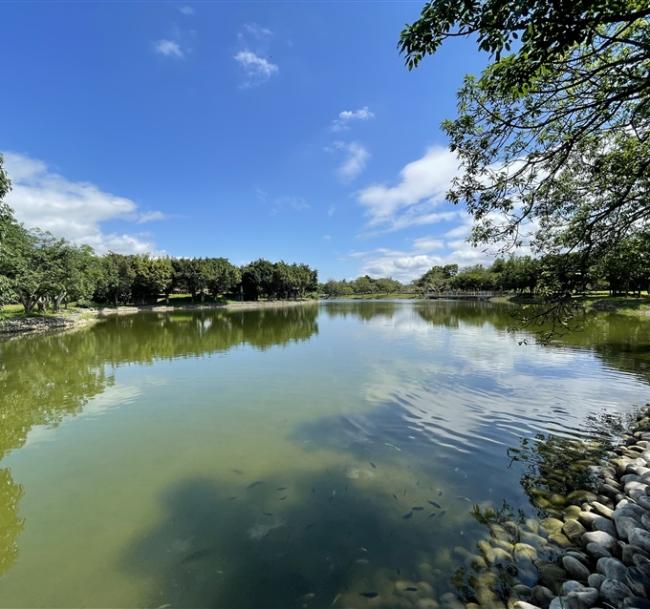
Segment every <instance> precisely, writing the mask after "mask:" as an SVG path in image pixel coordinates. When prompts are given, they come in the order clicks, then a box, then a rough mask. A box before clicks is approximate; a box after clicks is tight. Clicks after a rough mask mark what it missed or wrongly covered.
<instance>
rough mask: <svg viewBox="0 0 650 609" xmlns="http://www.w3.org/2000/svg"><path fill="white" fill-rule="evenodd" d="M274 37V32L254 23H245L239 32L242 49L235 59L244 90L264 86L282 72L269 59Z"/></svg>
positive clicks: (238, 36)
mask: <svg viewBox="0 0 650 609" xmlns="http://www.w3.org/2000/svg"><path fill="white" fill-rule="evenodd" d="M272 37H273V32H272V31H271V30H270V29H269V28H267V27H264V26H262V25H260V24H258V23H253V22H250V23H244V25H242V26H241V28H240V30H239V32H237V40H238V42H239V47H240V48H239V51H237V53H235V55H234V56H233V59H234V60H235V61H236V62H237V64H238V65H239V67H240V69H241V71H242V74H243V77H244V78H243V81H242V84H241V86H242V87H243V88H249V87H256V86H258V85H261V84H264V83H265V82H267V81H268V80H269V79H270V78H271V77H273V76H275V75H276V74H277V73H278V72H279V71H280V68H279V67H278V65H277V64H275V63H273V62H272V61H271V60H270V59H269V47H270V43H271V38H272Z"/></svg>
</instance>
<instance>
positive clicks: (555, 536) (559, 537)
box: [548, 531, 572, 548]
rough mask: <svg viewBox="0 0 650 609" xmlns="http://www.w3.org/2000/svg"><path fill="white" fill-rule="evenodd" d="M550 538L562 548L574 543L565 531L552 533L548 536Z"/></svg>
mask: <svg viewBox="0 0 650 609" xmlns="http://www.w3.org/2000/svg"><path fill="white" fill-rule="evenodd" d="M548 540H549V541H550V542H552V543H554V544H555V545H557V546H560V547H561V548H568V547H570V546H571V545H572V544H571V541H570V540H569V538H568V537H567V536H566V535H565V534H564V533H561V532H560V531H556V532H555V533H551V534H550V535H549V536H548Z"/></svg>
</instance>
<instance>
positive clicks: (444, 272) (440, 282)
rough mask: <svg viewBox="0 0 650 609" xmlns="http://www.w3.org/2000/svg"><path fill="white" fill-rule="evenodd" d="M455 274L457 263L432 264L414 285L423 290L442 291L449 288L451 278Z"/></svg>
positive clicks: (456, 272)
mask: <svg viewBox="0 0 650 609" xmlns="http://www.w3.org/2000/svg"><path fill="white" fill-rule="evenodd" d="M457 274H458V265H457V264H447V265H445V266H433V267H431V268H430V269H429V270H428V271H427V272H426V273H425V274H424V275H422V277H420V279H418V280H417V281H416V285H417V287H418V288H419V289H420V290H422V291H423V292H442V291H444V290H447V289H449V287H450V283H451V280H452V279H453V278H454V277H455V276H456V275H457Z"/></svg>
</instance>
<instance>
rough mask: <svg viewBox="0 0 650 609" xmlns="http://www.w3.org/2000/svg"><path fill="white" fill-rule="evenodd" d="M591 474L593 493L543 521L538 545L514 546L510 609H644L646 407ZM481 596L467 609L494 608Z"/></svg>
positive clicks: (648, 591) (649, 582)
mask: <svg viewBox="0 0 650 609" xmlns="http://www.w3.org/2000/svg"><path fill="white" fill-rule="evenodd" d="M592 469H593V473H595V474H596V476H597V485H596V486H595V487H594V489H595V490H593V489H592V490H576V491H574V492H573V493H571V495H569V497H568V499H569V500H570V501H569V503H570V505H568V506H567V507H565V508H564V510H563V511H562V516H561V518H546V519H544V520H541V521H540V522H539V531H538V533H539V536H538V537H537V539H536V538H535V537H533V534H531V533H532V532H531V533H528V535H527V538H528V539H527V540H528V541H531V540H532V542H533V543H525V541H526V540H522V541H523V542H524V543H522V542H519V543H516V544H514V545H513V548H514V549H513V554H519V556H515V558H517V559H518V562H519V563H520V567H519V568H518V569H517V575H516V576H515V578H516V580H517V583H514V585H511V586H510V594H509V600H508V602H507V604H508V606H509V607H511V608H512V609H535V608H539V609H547V608H548V609H563V608H568V609H591V608H593V607H602V608H603V609H604V608H612V607H614V608H628V607H629V608H631V607H637V608H638V609H650V600H649V598H650V408H648V407H646V409H645V410H644V412H643V413H642V414H641V415H640V417H639V418H638V420H637V421H636V423H635V425H634V426H633V429H632V430H631V431H630V432H629V433H627V434H625V435H624V436H623V442H622V443H621V444H620V445H619V446H617V447H616V448H613V449H612V450H611V451H609V453H608V454H607V457H606V460H605V462H604V463H603V464H601V465H600V466H598V467H597V468H592ZM493 526H498V525H493ZM534 526H536V525H534ZM534 526H533V528H534ZM494 533H495V532H494V531H492V537H493V539H494V538H495V537H496V536H495V535H494ZM497 533H500V532H499V531H497ZM504 533H505V534H506V535H505V536H507V533H508V532H507V530H505V529H504ZM499 537H500V538H501V543H502V544H503V543H506V542H505V540H504V535H501V534H500V535H499ZM535 541H537V542H538V543H534V542H535ZM493 545H494V544H493ZM535 546H537V548H536V547H535ZM488 547H490V548H491V549H493V548H492V547H491V546H488ZM540 549H543V551H546V552H548V551H549V550H550V551H551V554H550V560H540V559H539V553H540V552H539V550H540ZM488 553H489V551H488ZM483 555H484V556H483V558H484V559H485V560H486V561H487V562H490V561H489V559H490V556H486V552H483ZM547 558H548V557H547ZM526 561H528V562H529V569H528V570H527V569H526V566H525V563H526ZM492 563H493V564H494V560H493V561H492ZM521 566H523V568H521ZM528 575H529V576H530V577H529V579H528V580H527V576H528ZM479 588H480V586H479ZM486 596H487V597H488V598H486V601H487V602H486V603H485V604H484V603H481V602H479V603H476V604H473V606H470V605H472V604H471V603H470V604H468V605H467V609H476V607H478V606H487V605H492V606H495V604H496V605H498V604H499V603H498V601H497V599H495V598H494V597H493V596H492V595H490V594H489V593H487V594H486ZM493 601H497V602H496V603H494V602H493Z"/></svg>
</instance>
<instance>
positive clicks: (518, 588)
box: [512, 584, 531, 600]
mask: <svg viewBox="0 0 650 609" xmlns="http://www.w3.org/2000/svg"><path fill="white" fill-rule="evenodd" d="M512 592H513V593H514V594H516V595H517V596H518V597H519V600H522V599H526V598H530V595H531V589H530V588H529V587H528V586H526V585H525V584H516V585H514V586H513V587H512Z"/></svg>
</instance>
